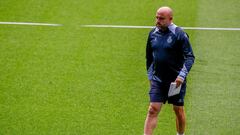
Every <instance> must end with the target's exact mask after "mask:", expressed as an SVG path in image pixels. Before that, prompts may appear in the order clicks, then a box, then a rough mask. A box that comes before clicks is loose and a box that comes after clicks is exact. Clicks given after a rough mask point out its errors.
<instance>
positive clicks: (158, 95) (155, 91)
mask: <svg viewBox="0 0 240 135" xmlns="http://www.w3.org/2000/svg"><path fill="white" fill-rule="evenodd" d="M169 87H170V83H162V82H158V81H154V80H151V85H150V91H149V96H150V101H151V102H162V103H164V104H165V103H166V101H168V103H169V104H173V105H176V106H184V96H185V93H186V82H185V81H184V82H183V84H182V87H181V90H180V93H179V94H177V95H175V96H172V97H168V90H169Z"/></svg>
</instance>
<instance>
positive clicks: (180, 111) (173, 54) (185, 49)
mask: <svg viewBox="0 0 240 135" xmlns="http://www.w3.org/2000/svg"><path fill="white" fill-rule="evenodd" d="M194 59H195V57H194V55H193V51H192V48H191V45H190V42H189V39H188V35H187V34H186V33H185V32H184V31H183V30H182V29H181V28H180V27H177V26H176V25H175V24H173V12H172V9H171V8H169V7H161V8H159V9H158V10H157V13H156V27H155V28H153V29H152V30H151V32H150V33H149V37H148V41H147V47H146V65H147V71H148V79H149V80H150V92H149V96H150V105H149V110H148V114H147V118H146V121H145V127H144V135H152V133H153V130H154V128H155V127H156V126H157V116H158V114H159V112H160V110H161V107H162V104H163V103H165V102H166V101H168V103H170V104H173V110H174V112H175V114H176V129H177V135H184V130H185V112H184V96H185V92H186V76H187V74H188V72H189V71H190V69H191V67H192V64H193V63H194ZM171 82H175V83H176V87H180V86H181V90H180V93H179V94H177V95H175V96H171V97H168V90H169V86H170V83H171Z"/></svg>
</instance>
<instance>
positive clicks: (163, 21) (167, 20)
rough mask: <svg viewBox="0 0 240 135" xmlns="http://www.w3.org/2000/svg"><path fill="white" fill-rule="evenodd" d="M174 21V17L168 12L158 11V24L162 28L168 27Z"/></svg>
mask: <svg viewBox="0 0 240 135" xmlns="http://www.w3.org/2000/svg"><path fill="white" fill-rule="evenodd" d="M171 21H172V17H171V16H170V15H169V14H167V13H166V12H157V13H156V26H157V27H160V28H162V29H165V28H167V27H168V26H169V25H170V24H171Z"/></svg>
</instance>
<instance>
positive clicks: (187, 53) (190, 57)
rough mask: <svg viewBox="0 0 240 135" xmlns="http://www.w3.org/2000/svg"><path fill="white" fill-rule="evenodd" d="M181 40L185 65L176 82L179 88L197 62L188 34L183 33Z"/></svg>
mask: <svg viewBox="0 0 240 135" xmlns="http://www.w3.org/2000/svg"><path fill="white" fill-rule="evenodd" d="M180 39H181V43H182V51H183V55H184V60H185V61H184V64H183V68H182V69H181V71H180V73H179V75H178V77H177V79H176V80H175V82H176V83H177V87H178V86H179V85H180V84H181V83H182V82H183V81H184V80H185V78H186V77H187V75H188V73H189V71H190V70H191V67H192V65H193V63H194V60H195V56H194V54H193V50H192V47H191V44H190V42H189V38H188V36H187V34H186V33H184V32H183V33H182V34H181V37H180Z"/></svg>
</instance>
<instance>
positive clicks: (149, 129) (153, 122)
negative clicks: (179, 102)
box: [144, 102, 162, 135]
mask: <svg viewBox="0 0 240 135" xmlns="http://www.w3.org/2000/svg"><path fill="white" fill-rule="evenodd" d="M161 107H162V103H160V102H159V103H158V102H152V103H150V105H149V109H148V114H147V118H146V121H145V126H144V135H152V133H153V130H154V128H156V126H157V117H158V114H159V112H160V110H161Z"/></svg>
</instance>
